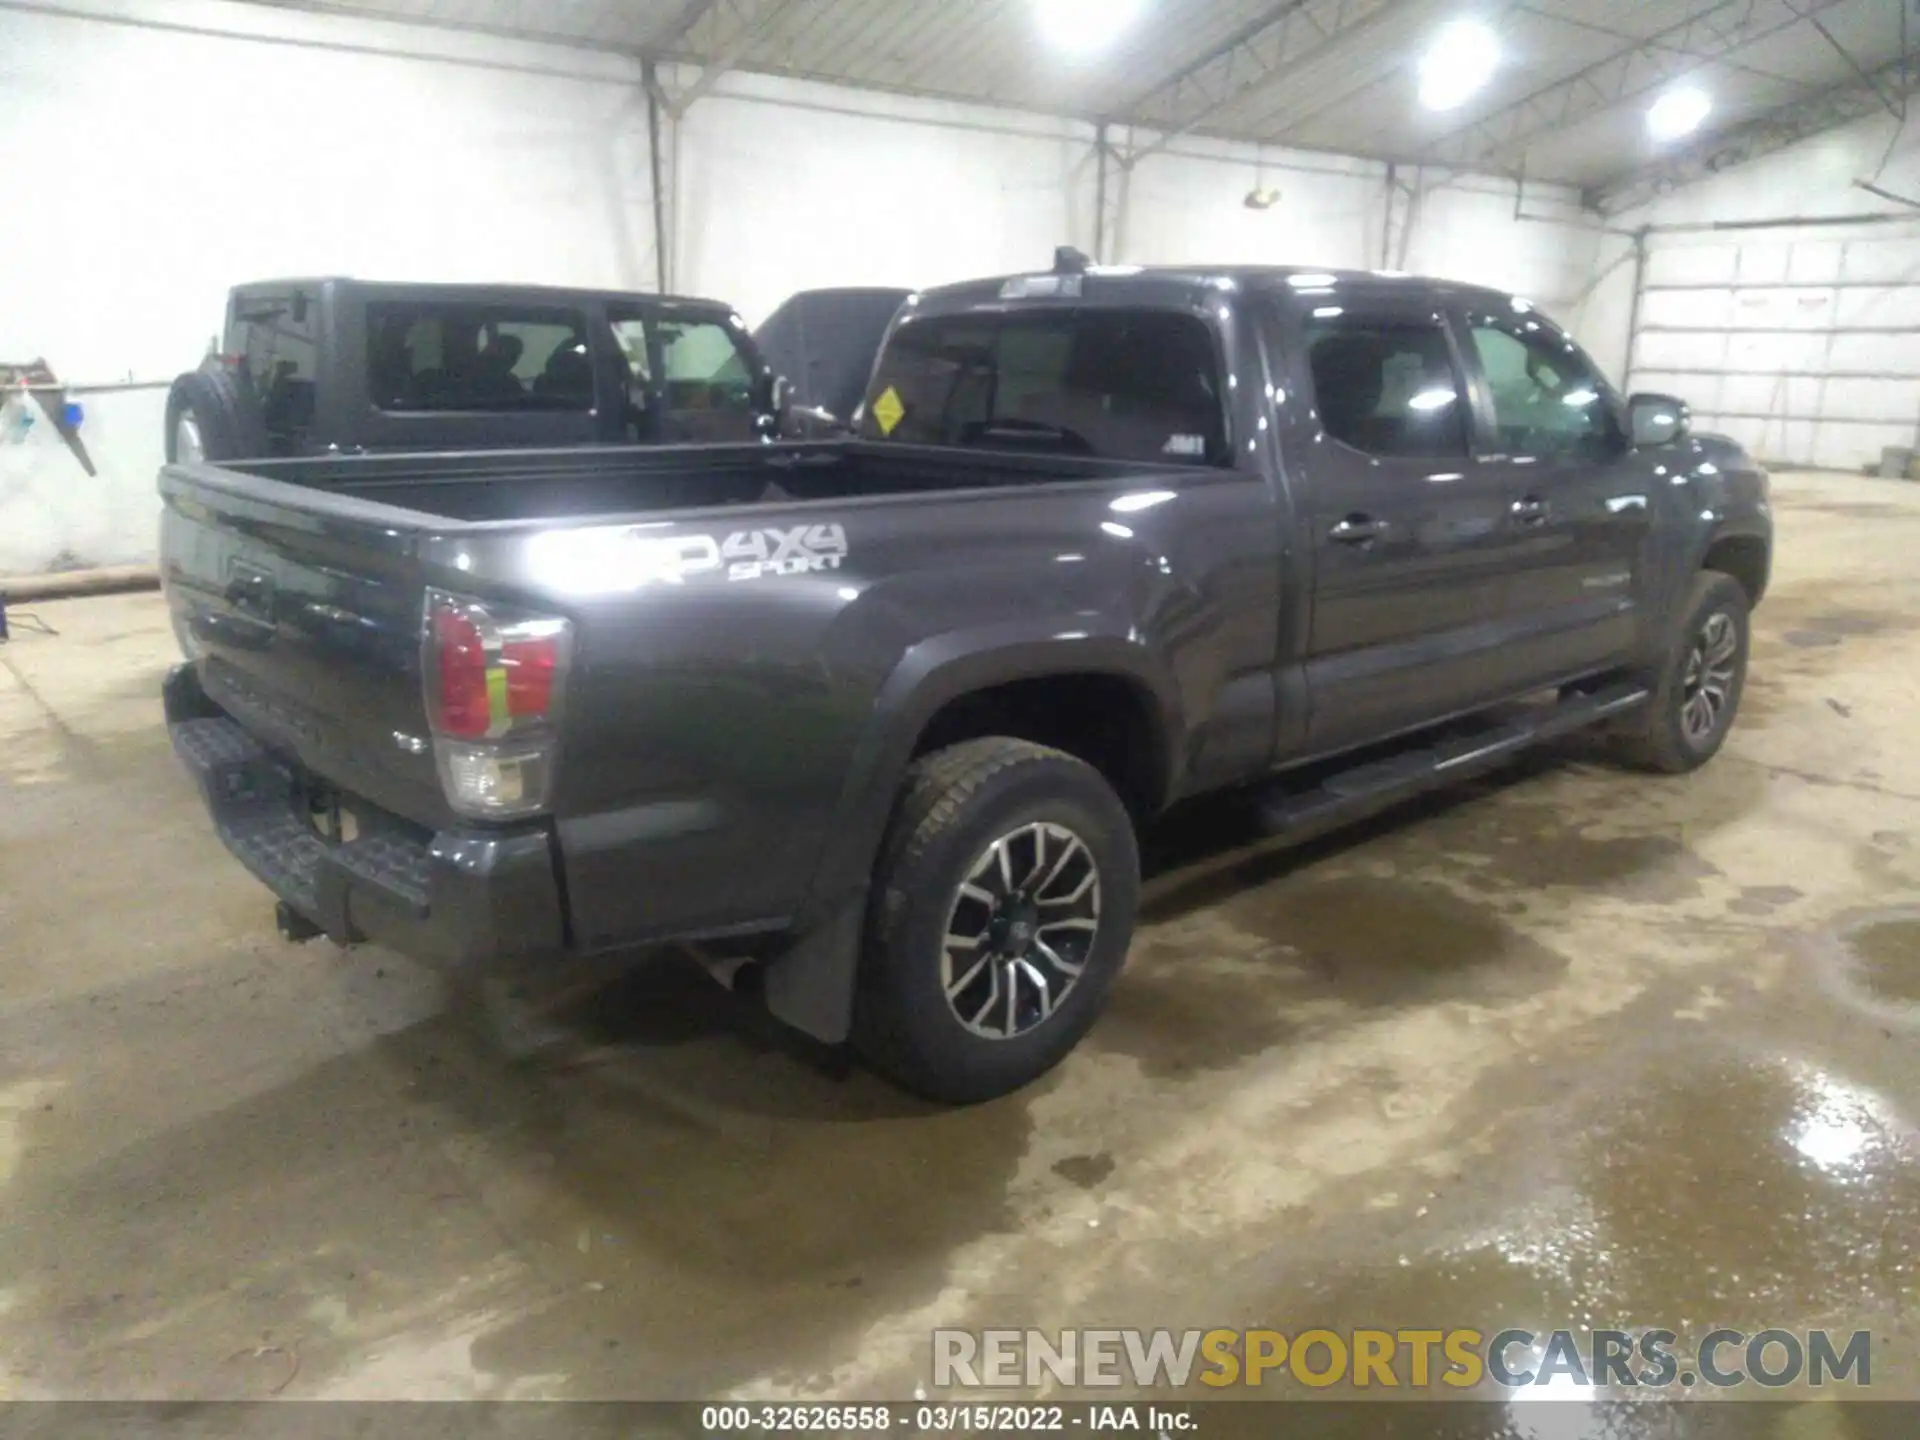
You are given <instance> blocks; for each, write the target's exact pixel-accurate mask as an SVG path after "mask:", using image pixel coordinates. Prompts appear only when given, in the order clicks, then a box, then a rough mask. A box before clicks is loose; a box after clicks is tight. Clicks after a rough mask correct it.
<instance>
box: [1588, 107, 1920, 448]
mask: <svg viewBox="0 0 1920 1440" xmlns="http://www.w3.org/2000/svg"><path fill="white" fill-rule="evenodd" d="M1891 124H1892V122H1891V120H1888V119H1885V118H1883V119H1881V120H1876V121H1868V122H1865V123H1863V124H1861V125H1857V126H1854V127H1851V128H1849V129H1846V130H1842V131H1837V132H1834V133H1832V134H1829V135H1823V136H1819V137H1817V138H1816V139H1814V140H1810V141H1808V142H1806V143H1805V144H1803V145H1801V146H1799V147H1796V148H1795V149H1792V150H1788V151H1785V152H1782V153H1781V154H1778V155H1774V156H1769V157H1767V158H1766V159H1764V160H1761V161H1757V162H1755V163H1753V164H1751V165H1745V166H1741V167H1738V168H1736V169H1732V170H1729V171H1727V172H1726V173H1724V174H1722V175H1719V176H1716V177H1714V178H1713V179H1710V180H1708V181H1705V182H1703V183H1701V184H1699V185H1695V186H1691V187H1689V188H1688V189H1686V190H1683V191H1679V192H1677V193H1675V194H1673V195H1670V196H1668V197H1666V198H1665V199H1663V200H1661V201H1659V202H1657V203H1656V204H1654V205H1652V206H1650V207H1648V208H1647V209H1645V210H1642V211H1640V212H1637V213H1635V214H1633V215H1628V216H1622V217H1619V219H1618V223H1620V224H1622V225H1624V226H1627V227H1629V228H1636V227H1640V226H1648V227H1650V237H1649V251H1648V255H1647V265H1646V272H1645V278H1646V288H1645V290H1644V291H1643V293H1642V295H1641V297H1640V302H1639V315H1638V322H1637V326H1636V327H1634V328H1636V329H1637V332H1638V333H1637V334H1636V335H1635V338H1634V341H1633V345H1632V366H1631V368H1632V372H1633V376H1632V383H1633V385H1634V386H1635V387H1636V388H1642V389H1671V390H1672V391H1674V393H1677V394H1680V395H1683V396H1686V397H1687V398H1688V399H1690V400H1691V401H1692V402H1693V404H1694V409H1695V413H1696V414H1697V415H1699V416H1700V418H1701V423H1702V424H1703V425H1707V426H1711V427H1712V428H1716V429H1720V430H1724V431H1725V432H1727V433H1729V434H1732V435H1735V436H1737V437H1739V438H1741V439H1743V440H1744V441H1746V442H1747V443H1748V444H1750V445H1752V446H1753V447H1754V448H1756V449H1757V450H1758V451H1759V452H1760V453H1761V454H1762V455H1764V456H1766V457H1767V458H1769V459H1773V460H1776V461H1784V462H1788V463H1798V464H1817V465H1824V466H1836V467H1839V468H1844V469H1857V468H1860V467H1861V466H1864V465H1869V464H1873V463H1876V462H1877V461H1878V460H1879V458H1880V452H1881V449H1882V448H1883V447H1886V446H1910V445H1914V444H1915V443H1916V441H1920V216H1914V217H1913V218H1911V219H1908V218H1905V217H1904V216H1903V215H1902V214H1901V212H1898V211H1895V210H1893V209H1892V207H1890V206H1880V205H1879V202H1877V201H1874V200H1873V199H1872V198H1871V197H1869V196H1867V195H1866V194H1865V193H1864V192H1862V191H1861V190H1859V189H1858V188H1857V187H1856V186H1855V185H1854V181H1855V180H1856V179H1857V178H1858V177H1860V176H1862V175H1871V174H1878V175H1879V176H1880V183H1881V184H1883V185H1885V186H1886V187H1887V188H1889V189H1891V190H1894V191H1897V192H1901V193H1908V194H1911V193H1914V192H1915V191H1916V190H1917V189H1920V133H1914V134H1909V135H1908V136H1907V137H1906V138H1905V139H1904V140H1903V141H1902V142H1901V143H1900V144H1898V145H1896V146H1895V147H1894V149H1893V151H1892V153H1891V155H1889V153H1888V139H1889V129H1890V127H1891ZM1883 162H1885V163H1884V166H1883ZM1876 208H1880V209H1883V210H1885V211H1886V212H1887V213H1888V214H1889V215H1891V216H1892V217H1893V218H1892V219H1891V221H1889V222H1886V223H1874V224H1851V223H1846V224H1832V223H1827V224H1808V223H1805V222H1806V221H1808V220H1809V219H1818V218H1820V217H1847V216H1855V215H1859V214H1860V213H1862V212H1864V211H1869V210H1873V209H1876ZM1776 220H1777V221H1780V222H1791V223H1778V224H1776V223H1772V222H1774V221H1776ZM1754 222H1763V223H1760V224H1758V225H1757V226H1756V225H1755V223H1754ZM1670 287H1712V288H1670ZM1623 304H1624V305H1626V306H1629V307H1630V306H1631V305H1632V301H1631V300H1630V299H1629V300H1627V301H1625V302H1622V301H1621V300H1620V299H1619V292H1618V290H1617V289H1616V290H1615V291H1612V292H1609V297H1608V305H1609V308H1610V311H1611V312H1612V313H1610V314H1609V315H1607V316H1605V317H1600V319H1599V322H1598V323H1604V324H1617V323H1619V315H1618V311H1619V309H1620V308H1621V306H1622V305H1623ZM1662 327H1680V329H1682V330H1685V331H1690V332H1692V333H1674V332H1672V331H1664V330H1663V329H1662ZM1874 331H1881V332H1884V333H1872V332H1874ZM1743 417H1760V418H1743Z"/></svg>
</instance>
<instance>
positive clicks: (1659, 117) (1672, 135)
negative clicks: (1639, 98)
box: [1647, 85, 1713, 143]
mask: <svg viewBox="0 0 1920 1440" xmlns="http://www.w3.org/2000/svg"><path fill="white" fill-rule="evenodd" d="M1712 113H1713V99H1712V97H1711V96H1709V95H1708V94H1707V92H1706V91H1704V90H1702V89H1700V88H1699V87H1698V86H1694V85H1682V86H1681V87H1679V88H1678V89H1677V90H1669V91H1667V93H1666V94H1664V95H1662V96H1661V97H1660V98H1659V99H1658V100H1656V101H1654V102H1653V104H1652V105H1651V106H1649V107H1648V109H1647V133H1648V134H1650V135H1652V136H1653V138H1654V139H1656V140H1659V141H1661V142H1663V143H1664V142H1667V141H1672V140H1684V139H1685V138H1686V137H1687V136H1689V135H1691V134H1692V133H1693V132H1694V131H1696V130H1698V129H1699V128H1700V127H1701V126H1702V125H1704V124H1705V123H1706V120H1707V116H1709V115H1711V114H1712Z"/></svg>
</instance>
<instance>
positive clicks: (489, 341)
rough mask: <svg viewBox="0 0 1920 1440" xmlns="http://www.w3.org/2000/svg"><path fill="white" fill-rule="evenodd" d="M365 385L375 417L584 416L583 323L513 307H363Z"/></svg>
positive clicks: (589, 371) (575, 314)
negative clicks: (378, 412) (393, 413)
mask: <svg viewBox="0 0 1920 1440" xmlns="http://www.w3.org/2000/svg"><path fill="white" fill-rule="evenodd" d="M367 379H368V390H369V393H370V394H371V395H372V396H373V403H374V404H375V405H376V406H377V407H378V408H380V409H382V410H400V411H423V410H424V411H434V410H469V411H474V410H478V411H512V410H549V411H551V410H561V411H587V410H591V409H592V408H593V355H592V349H591V347H590V346H589V344H588V341H587V318H586V316H585V315H584V314H582V313H581V312H579V311H576V310H563V309H527V308H524V307H519V306H513V307H508V306H499V305H449V304H431V303H426V304H406V303H392V304H375V305H369V306H368V307H367Z"/></svg>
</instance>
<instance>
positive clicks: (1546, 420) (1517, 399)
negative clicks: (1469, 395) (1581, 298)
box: [1472, 316, 1625, 460]
mask: <svg viewBox="0 0 1920 1440" xmlns="http://www.w3.org/2000/svg"><path fill="white" fill-rule="evenodd" d="M1472 330H1473V347H1474V350H1475V352H1476V353H1477V354H1478V355H1479V357H1480V365H1481V368H1482V369H1483V370H1484V371H1485V372H1486V377H1487V389H1488V391H1489V392H1490V394H1491V398H1492V401H1493V415H1494V427H1495V435H1496V437H1497V438H1496V440H1495V442H1494V443H1495V445H1496V447H1497V448H1498V449H1500V450H1501V451H1503V452H1505V453H1507V454H1509V455H1537V456H1542V457H1546V458H1573V459H1583V460H1604V459H1607V458H1610V457H1611V456H1613V455H1615V454H1617V453H1618V452H1619V451H1620V450H1622V449H1624V448H1625V435H1624V433H1623V431H1622V430H1621V427H1620V421H1619V417H1618V416H1617V415H1616V414H1615V413H1614V408H1613V405H1612V403H1611V401H1610V400H1609V398H1608V396H1607V387H1606V385H1605V383H1604V382H1603V381H1602V380H1601V379H1600V376H1599V373H1598V372H1597V371H1596V370H1595V369H1594V368H1593V365H1592V363H1591V362H1589V361H1588V360H1587V358H1586V356H1584V355H1582V354H1581V353H1580V349H1579V347H1578V346H1576V345H1575V344H1574V343H1573V342H1572V341H1571V340H1569V339H1567V338H1566V337H1565V336H1564V335H1561V334H1560V333H1559V332H1558V331H1556V330H1554V329H1553V328H1552V327H1551V326H1549V325H1547V324H1545V323H1544V322H1542V321H1540V320H1536V319H1527V318H1524V317H1520V316H1516V317H1514V318H1506V317H1499V318H1495V317H1491V316H1476V317H1474V319H1473V325H1472Z"/></svg>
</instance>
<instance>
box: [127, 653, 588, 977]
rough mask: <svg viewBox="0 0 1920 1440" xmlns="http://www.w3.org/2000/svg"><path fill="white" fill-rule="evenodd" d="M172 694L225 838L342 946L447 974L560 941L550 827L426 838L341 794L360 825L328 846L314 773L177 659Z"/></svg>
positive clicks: (177, 742) (546, 950)
mask: <svg viewBox="0 0 1920 1440" xmlns="http://www.w3.org/2000/svg"><path fill="white" fill-rule="evenodd" d="M164 693H165V700H166V711H167V731H168V734H169V735H170V736H171V738H172V740H173V749H174V753H175V754H176V755H178V756H179V757H180V760H181V762H182V763H183V764H184V765H185V766H186V768H187V771H188V773H189V774H191V775H192V776H193V777H194V779H195V781H196V782H197V783H198V784H199V786H200V794H201V797H202V799H203V800H204V801H205V802H206V806H207V810H208V813H209V814H210V815H211V816H212V818H213V824H214V829H215V830H216V832H218V834H219V836H220V839H221V841H222V842H223V843H224V844H225V845H226V847H227V849H229V850H231V851H232V852H233V854H234V857H235V858H236V859H238V860H239V861H240V863H241V864H242V865H244V866H246V867H247V869H248V870H249V871H251V872H252V873H253V875H254V876H255V878H257V879H258V880H260V881H261V882H262V883H263V884H264V885H266V887H267V888H268V889H269V890H271V891H272V892H273V893H274V894H275V895H276V896H278V897H279V898H280V899H281V900H283V901H285V902H286V904H287V905H288V906H289V907H291V908H292V909H293V910H294V911H295V912H296V913H298V914H299V915H301V916H303V917H304V918H306V919H307V920H309V921H311V922H312V923H313V924H315V925H317V926H319V927H320V929H322V930H323V931H325V932H326V934H327V935H328V936H329V937H330V938H331V939H333V940H334V941H336V942H338V943H339V944H342V945H353V944H358V943H361V942H363V941H367V940H375V941H379V942H380V943H382V944H385V945H388V946H391V947H392V948H393V949H395V950H398V951H400V952H401V953H402V954H405V955H410V956H413V957H415V958H417V959H420V960H424V961H427V962H429V963H430V964H433V965H436V966H439V967H441V968H446V969H475V968H485V967H491V966H495V965H502V964H506V963H509V962H517V961H524V960H528V959H537V958H540V957H542V956H545V955H551V954H555V953H558V952H559V951H560V950H562V949H563V948H564V946H565V934H566V932H565V924H564V920H563V915H562V908H561V903H560V884H559V880H558V878H557V873H556V869H555V864H554V855H553V841H552V838H551V836H550V835H549V833H548V832H547V830H546V829H545V828H543V827H521V828H518V829H501V830H480V829H475V830H447V831H440V832H438V833H429V832H427V831H425V830H423V829H421V828H419V827H417V826H413V825H410V824H408V823H407V822H406V821H403V820H401V819H399V818H398V817H395V816H391V815H388V814H386V813H385V812H382V811H379V810H376V809H372V808H371V807H368V806H365V805H363V804H360V803H359V802H357V801H355V800H354V798H353V797H351V796H343V797H342V799H343V801H345V803H346V804H347V805H348V806H349V807H350V808H351V809H352V811H353V813H354V816H355V818H356V820H357V821H358V823H359V825H360V833H359V834H358V836H357V837H356V838H355V839H353V840H351V841H347V842H344V843H342V842H334V841H330V840H327V839H325V838H323V837H322V836H321V835H320V834H319V832H318V831H316V830H315V829H314V827H313V825H312V823H311V821H310V819H309V813H310V807H311V800H310V795H311V791H310V790H309V788H308V786H307V784H306V778H305V777H304V776H302V775H301V774H300V772H299V771H298V769H297V768H296V767H295V766H294V765H293V764H292V763H291V762H290V761H288V760H286V759H284V758H282V757H281V756H278V755H275V754H274V753H272V752H271V751H269V750H267V749H266V747H264V746H263V745H261V744H260V742H259V741H257V740H255V739H254V738H253V736H252V735H250V734H248V733H247V731H246V730H245V729H243V728H242V727H241V726H240V725H239V723H238V722H236V721H235V720H233V719H232V718H231V717H230V716H228V715H227V714H225V713H224V712H223V711H221V710H220V709H219V708H218V707H217V706H215V705H214V704H213V702H212V701H210V700H209V699H208V698H207V696H206V692H205V691H204V690H202V689H201V688H200V682H199V679H198V677H197V676H196V675H195V674H194V672H193V668H192V667H191V666H187V665H182V666H178V667H176V668H175V669H174V670H173V671H172V672H171V673H170V674H169V675H168V676H167V680H166V686H165V692H164Z"/></svg>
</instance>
